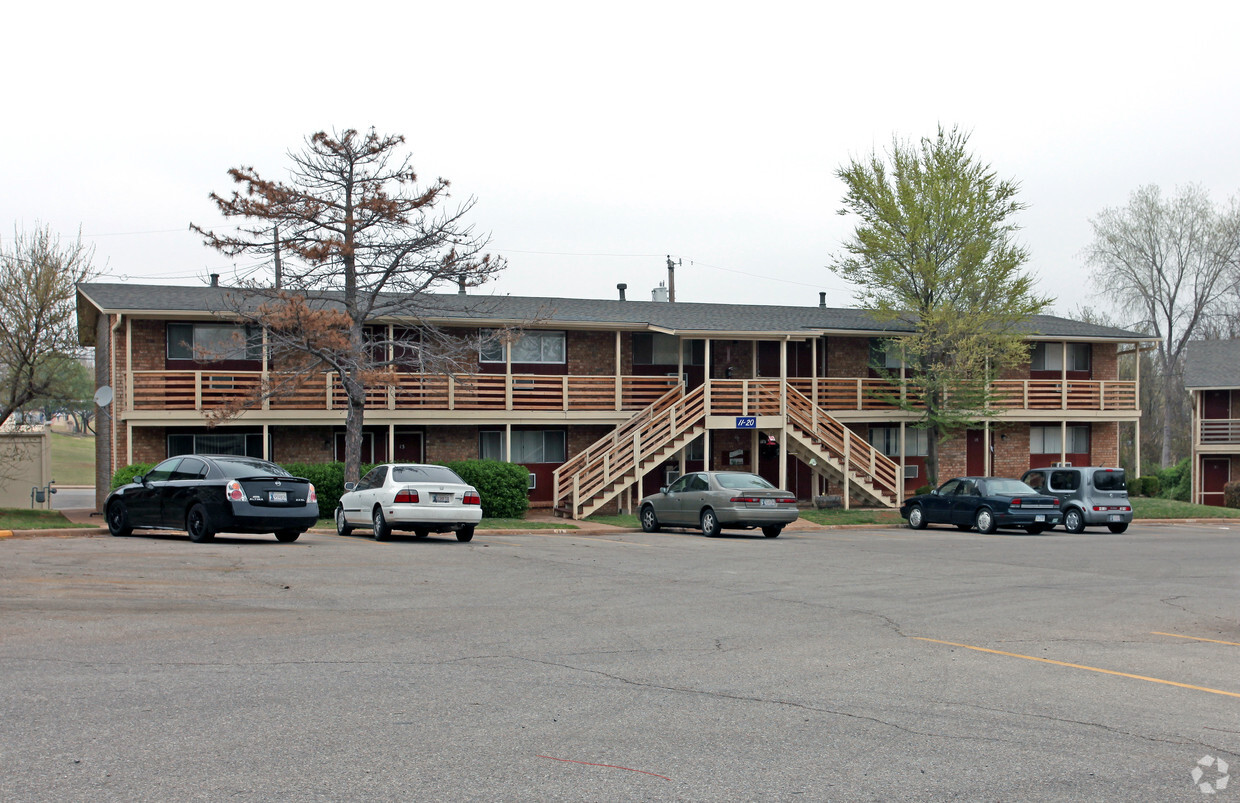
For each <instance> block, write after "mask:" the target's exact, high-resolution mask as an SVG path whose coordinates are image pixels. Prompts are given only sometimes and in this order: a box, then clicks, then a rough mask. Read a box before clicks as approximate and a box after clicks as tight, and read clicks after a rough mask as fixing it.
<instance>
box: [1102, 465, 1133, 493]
mask: <svg viewBox="0 0 1240 803" xmlns="http://www.w3.org/2000/svg"><path fill="white" fill-rule="evenodd" d="M1094 487H1095V488H1097V489H1098V490H1099V491H1126V490H1128V485H1127V483H1126V482H1125V481H1124V470H1123V469H1122V468H1108V469H1104V470H1102V471H1095V472H1094Z"/></svg>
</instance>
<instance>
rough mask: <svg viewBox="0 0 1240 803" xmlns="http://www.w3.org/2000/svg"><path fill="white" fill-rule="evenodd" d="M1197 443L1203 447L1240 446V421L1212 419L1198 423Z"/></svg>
mask: <svg viewBox="0 0 1240 803" xmlns="http://www.w3.org/2000/svg"><path fill="white" fill-rule="evenodd" d="M1197 442H1198V443H1200V444H1201V445H1202V446H1211V445H1240V419H1235V418H1212V419H1205V420H1203V421H1200V422H1198V427H1197Z"/></svg>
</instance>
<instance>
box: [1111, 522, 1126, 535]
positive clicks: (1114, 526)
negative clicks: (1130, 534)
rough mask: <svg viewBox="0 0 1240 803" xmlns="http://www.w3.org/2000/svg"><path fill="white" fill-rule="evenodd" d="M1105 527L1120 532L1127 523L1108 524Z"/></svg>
mask: <svg viewBox="0 0 1240 803" xmlns="http://www.w3.org/2000/svg"><path fill="white" fill-rule="evenodd" d="M1107 529H1108V530H1110V531H1111V532H1113V533H1122V532H1123V531H1124V530H1127V529H1128V525H1127V524H1108V525H1107Z"/></svg>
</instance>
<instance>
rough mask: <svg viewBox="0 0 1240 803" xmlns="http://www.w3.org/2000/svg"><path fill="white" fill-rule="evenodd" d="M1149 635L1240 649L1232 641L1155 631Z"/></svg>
mask: <svg viewBox="0 0 1240 803" xmlns="http://www.w3.org/2000/svg"><path fill="white" fill-rule="evenodd" d="M1150 635H1154V636H1171V638H1186V639H1192V640H1193V641H1208V642H1210V643H1211V644H1226V645H1228V646H1231V647H1240V644H1237V643H1236V642H1234V641H1219V640H1218V639H1212V638H1201V637H1200V636H1181V635H1180V634H1179V633H1160V632H1159V631H1157V630H1151V631H1150Z"/></svg>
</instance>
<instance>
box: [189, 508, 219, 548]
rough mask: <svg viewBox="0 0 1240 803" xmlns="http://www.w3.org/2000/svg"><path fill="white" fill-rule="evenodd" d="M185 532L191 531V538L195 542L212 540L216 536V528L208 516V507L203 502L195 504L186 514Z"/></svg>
mask: <svg viewBox="0 0 1240 803" xmlns="http://www.w3.org/2000/svg"><path fill="white" fill-rule="evenodd" d="M185 532H187V533H189V540H191V541H193V542H194V543H195V544H201V543H203V542H205V541H210V540H211V539H212V538H214V537H215V530H214V529H212V527H211V520H210V519H209V518H207V509H206V508H205V507H203V506H202V505H201V504H197V505H194V506H193V507H191V508H190V509H189V513H187V514H186V516H185Z"/></svg>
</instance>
